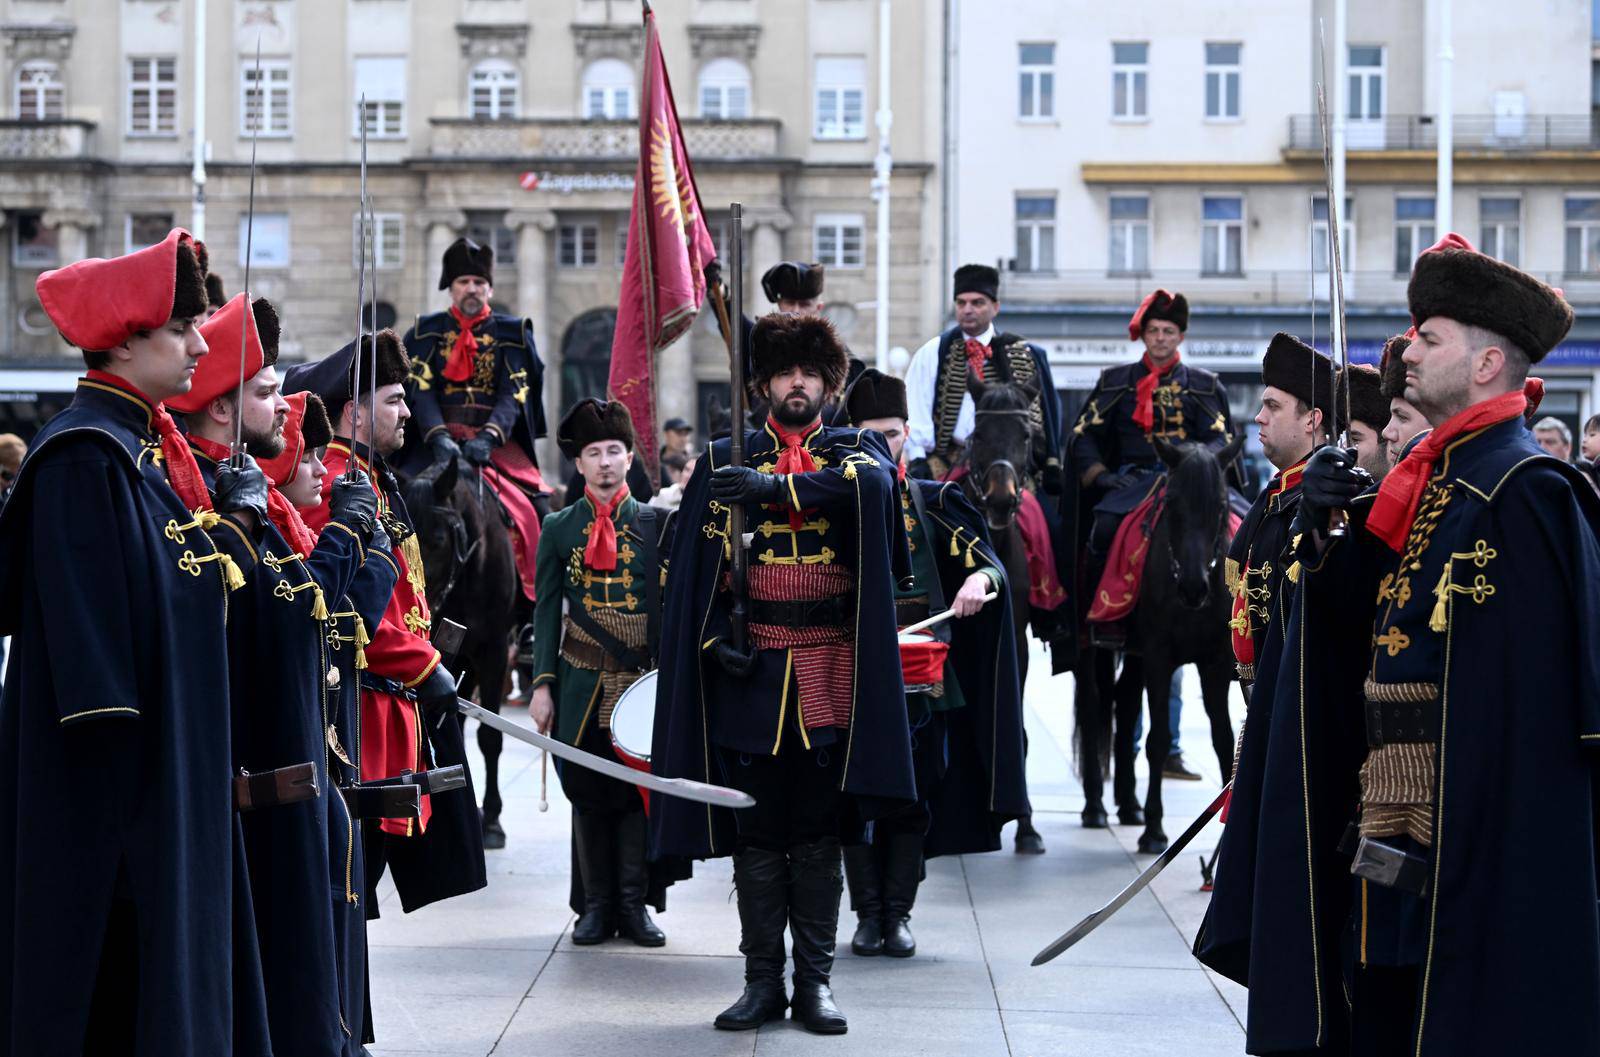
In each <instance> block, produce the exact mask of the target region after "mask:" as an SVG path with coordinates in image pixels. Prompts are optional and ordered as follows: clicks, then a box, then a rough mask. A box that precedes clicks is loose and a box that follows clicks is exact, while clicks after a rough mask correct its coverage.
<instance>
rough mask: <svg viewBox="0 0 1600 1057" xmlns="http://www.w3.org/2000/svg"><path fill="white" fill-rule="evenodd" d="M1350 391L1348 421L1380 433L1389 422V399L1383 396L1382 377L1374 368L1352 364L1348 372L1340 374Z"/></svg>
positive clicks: (1341, 409)
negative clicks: (1362, 424) (1358, 423)
mask: <svg viewBox="0 0 1600 1057" xmlns="http://www.w3.org/2000/svg"><path fill="white" fill-rule="evenodd" d="M1340 373H1341V374H1343V375H1344V376H1345V377H1344V380H1343V381H1342V382H1341V385H1348V387H1349V390H1350V420H1351V421H1352V422H1361V423H1364V424H1365V425H1366V426H1367V427H1368V428H1369V429H1371V430H1372V431H1373V432H1381V431H1382V430H1383V427H1384V426H1386V425H1388V422H1389V398H1388V397H1386V396H1384V395H1383V376H1382V375H1381V374H1379V373H1378V369H1377V368H1376V367H1373V366H1371V365H1370V364H1365V363H1352V364H1351V365H1350V370H1349V371H1348V372H1340ZM1339 407H1340V411H1341V412H1342V411H1343V410H1344V394H1343V393H1341V394H1340V399H1339Z"/></svg>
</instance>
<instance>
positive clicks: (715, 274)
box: [703, 259, 722, 290]
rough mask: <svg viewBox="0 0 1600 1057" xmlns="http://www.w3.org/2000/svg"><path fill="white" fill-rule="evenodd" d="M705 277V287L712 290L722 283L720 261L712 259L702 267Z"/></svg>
mask: <svg viewBox="0 0 1600 1057" xmlns="http://www.w3.org/2000/svg"><path fill="white" fill-rule="evenodd" d="M703 271H704V273H705V277H706V289H707V290H714V289H716V288H717V287H719V286H721V285H722V262H721V261H718V260H716V259H713V260H712V261H711V263H709V264H707V265H706V266H705V268H704V269H703Z"/></svg>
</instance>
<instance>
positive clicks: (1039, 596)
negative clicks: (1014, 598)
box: [944, 465, 1067, 611]
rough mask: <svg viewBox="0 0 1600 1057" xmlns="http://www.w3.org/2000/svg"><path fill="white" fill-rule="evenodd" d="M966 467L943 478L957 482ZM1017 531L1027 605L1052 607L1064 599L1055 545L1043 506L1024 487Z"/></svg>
mask: <svg viewBox="0 0 1600 1057" xmlns="http://www.w3.org/2000/svg"><path fill="white" fill-rule="evenodd" d="M966 475H967V467H966V466H964V465H962V466H957V467H955V468H954V469H952V470H951V471H950V472H949V473H948V474H946V475H945V478H944V479H945V480H946V481H959V480H960V479H961V478H963V477H965V476H966ZM1017 531H1018V532H1020V533H1021V534H1022V552H1023V554H1024V555H1025V556H1026V557H1027V560H1028V605H1030V606H1032V607H1033V608H1034V609H1043V610H1046V611H1048V610H1052V609H1055V608H1056V607H1057V606H1059V605H1061V604H1062V603H1063V602H1065V601H1066V600H1067V589H1066V588H1065V587H1062V586H1061V578H1060V577H1058V576H1057V575H1056V548H1055V545H1054V544H1052V543H1051V542H1050V525H1049V523H1048V522H1047V521H1045V519H1044V507H1042V506H1040V505H1039V500H1038V497H1036V496H1035V495H1034V494H1033V493H1032V492H1030V491H1029V490H1028V489H1026V488H1024V489H1023V490H1022V498H1021V502H1020V504H1019V505H1018V507H1017Z"/></svg>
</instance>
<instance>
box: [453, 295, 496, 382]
mask: <svg viewBox="0 0 1600 1057" xmlns="http://www.w3.org/2000/svg"><path fill="white" fill-rule="evenodd" d="M450 316H451V318H452V319H454V320H455V321H456V325H457V326H459V327H460V328H461V332H460V333H459V334H457V335H456V343H455V344H454V345H452V346H451V347H450V358H449V359H448V360H446V361H445V364H444V376H445V378H447V379H449V380H450V381H452V382H464V381H466V380H467V379H469V378H471V377H472V370H473V367H474V366H476V363H477V359H478V339H477V338H476V337H474V336H473V333H472V328H473V327H476V326H477V325H478V324H479V323H482V322H483V321H484V320H486V319H488V318H489V306H488V305H487V304H485V305H484V306H483V308H482V309H481V310H479V312H478V314H477V315H475V316H465V315H462V314H461V309H459V308H457V307H456V306H455V305H451V306H450Z"/></svg>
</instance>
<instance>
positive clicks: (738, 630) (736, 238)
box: [646, 0, 749, 653]
mask: <svg viewBox="0 0 1600 1057" xmlns="http://www.w3.org/2000/svg"><path fill="white" fill-rule="evenodd" d="M646 2H647V3H648V0H646ZM728 215H729V217H730V220H731V222H730V224H729V227H730V228H731V229H732V231H731V233H730V238H729V246H728V251H729V253H728V257H729V259H728V265H729V267H730V268H732V269H733V311H732V312H731V313H730V315H731V316H732V318H731V319H730V320H729V324H730V325H729V327H728V333H729V341H728V349H729V352H730V353H731V359H732V361H733V363H732V371H731V377H730V382H731V385H730V387H729V388H730V390H731V391H730V392H729V394H728V395H729V405H730V408H731V410H732V411H733V430H732V432H731V433H730V434H729V436H728V461H729V463H730V464H731V465H734V466H743V465H744V416H745V408H744V395H745V388H744V387H745V376H744V362H745V348H744V205H743V204H742V203H739V202H734V203H733V204H732V205H730V206H729V207H728ZM728 560H729V566H730V572H731V576H732V581H733V583H732V587H733V609H732V612H731V613H730V614H729V621H730V624H731V626H732V627H731V632H732V634H731V636H730V637H731V638H732V640H733V648H734V649H735V650H737V651H738V652H740V653H743V652H744V651H745V632H746V624H745V619H746V618H745V581H746V578H747V577H748V571H749V561H748V555H747V554H746V553H745V549H744V504H743V503H733V504H730V509H729V510H728Z"/></svg>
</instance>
